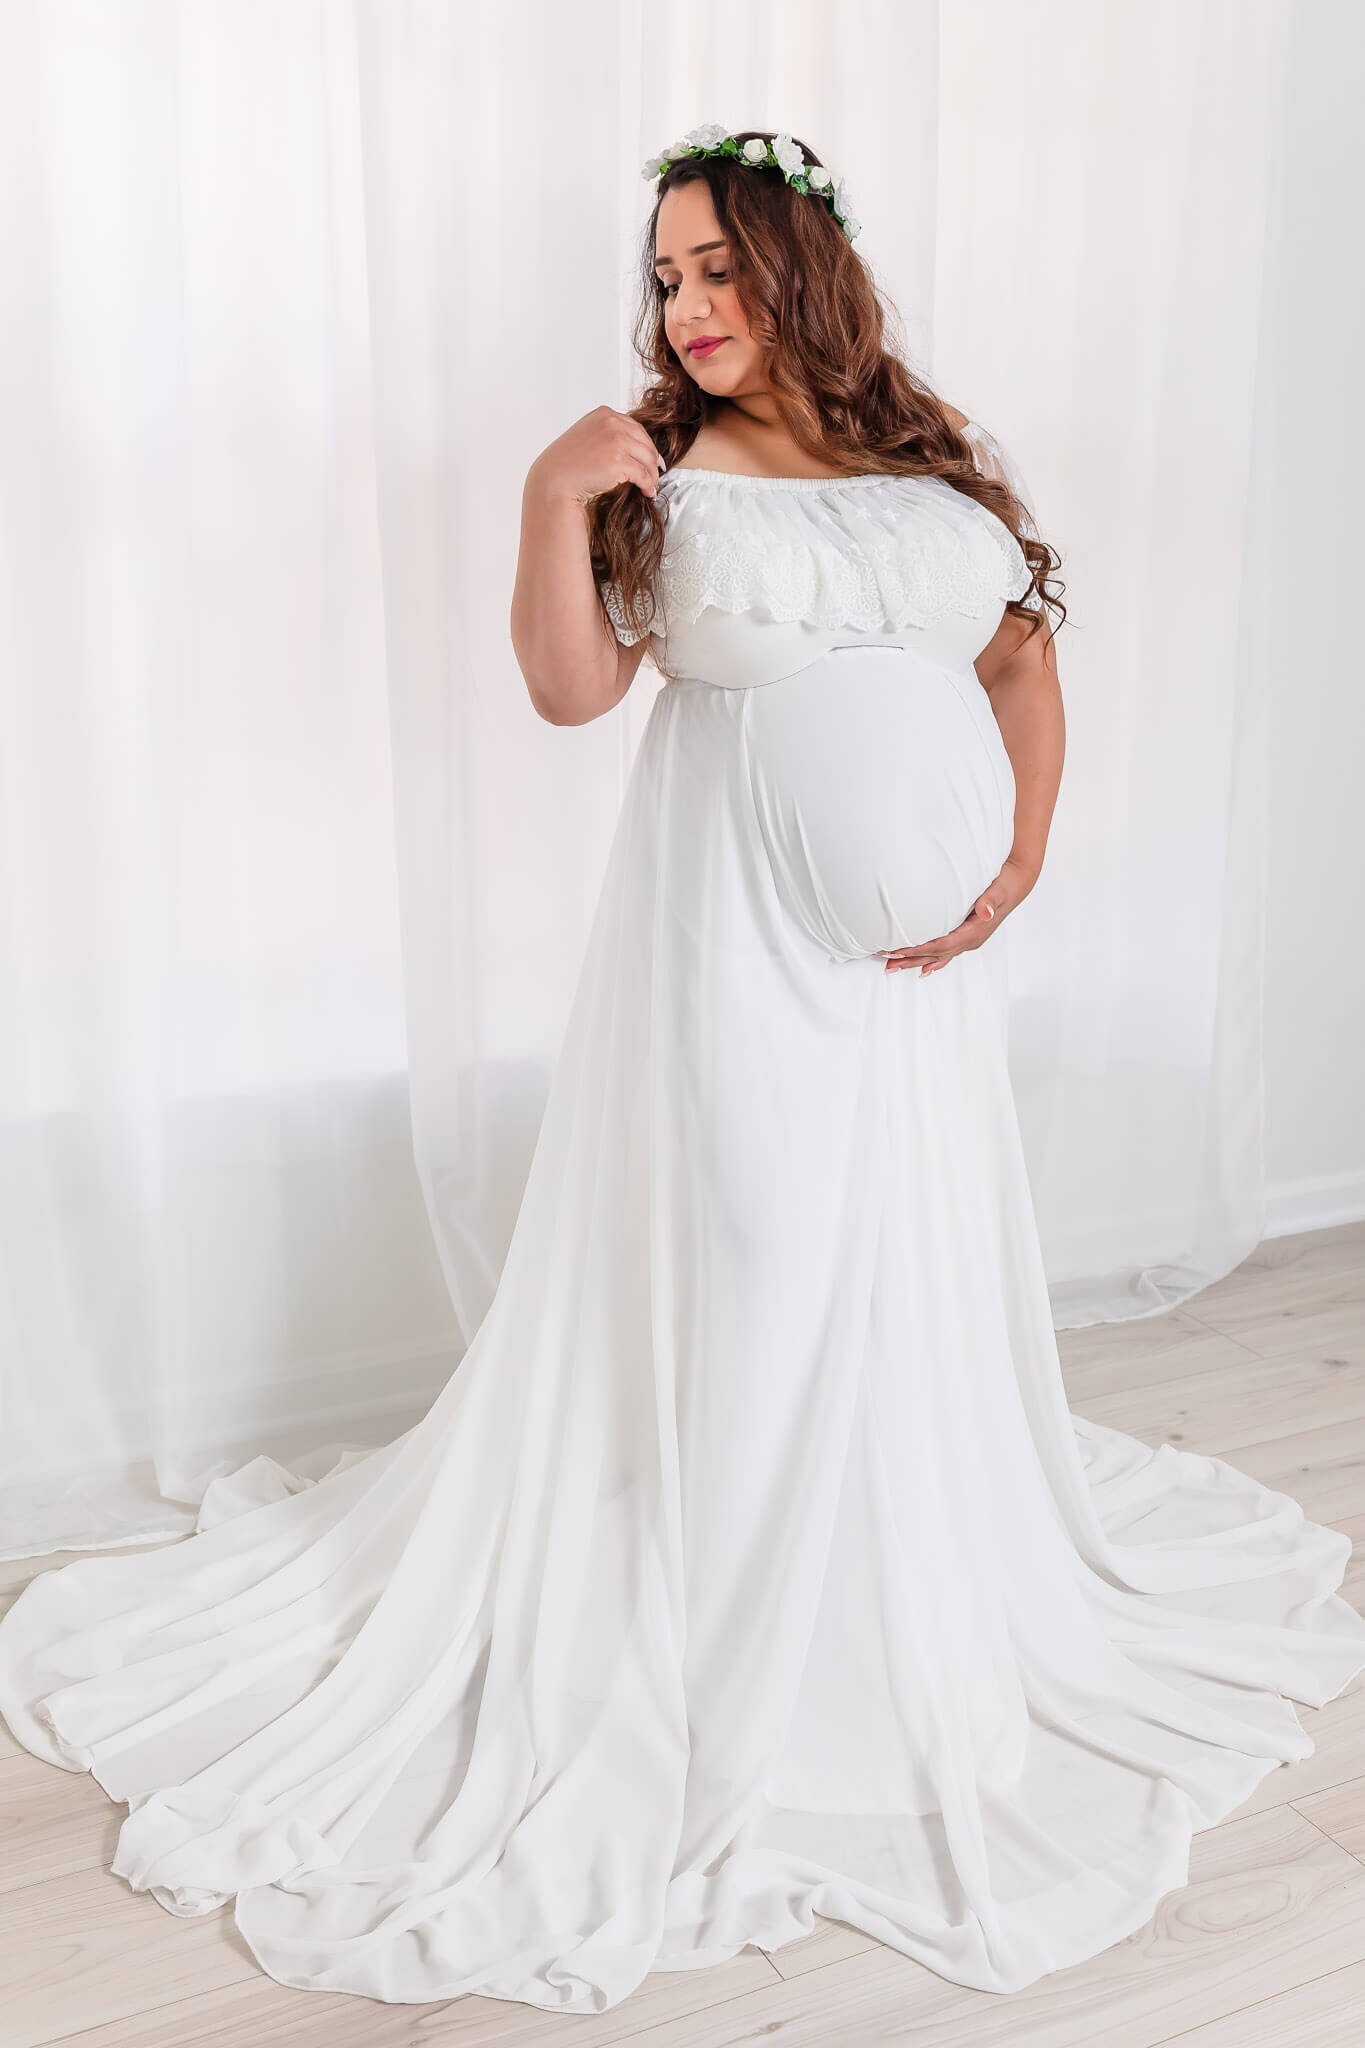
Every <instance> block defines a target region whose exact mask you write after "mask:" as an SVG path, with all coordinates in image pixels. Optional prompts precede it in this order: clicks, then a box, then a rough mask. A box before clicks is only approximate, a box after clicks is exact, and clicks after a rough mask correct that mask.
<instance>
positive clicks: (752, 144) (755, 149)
mask: <svg viewBox="0 0 1365 2048" xmlns="http://www.w3.org/2000/svg"><path fill="white" fill-rule="evenodd" d="M744 154H745V156H747V157H748V159H749V162H750V163H751V164H761V163H762V161H763V159H764V157H765V156H766V155H767V154H768V145H767V143H766V142H765V141H764V140H763V138H762V136H761V135H751V136H750V137H749V140H748V141H747V142H746V143H745V144H744Z"/></svg>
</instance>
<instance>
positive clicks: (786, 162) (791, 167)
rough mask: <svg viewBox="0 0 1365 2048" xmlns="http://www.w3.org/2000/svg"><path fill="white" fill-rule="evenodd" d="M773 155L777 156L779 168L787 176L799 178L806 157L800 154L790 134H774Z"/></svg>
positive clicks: (804, 166) (803, 168)
mask: <svg viewBox="0 0 1365 2048" xmlns="http://www.w3.org/2000/svg"><path fill="white" fill-rule="evenodd" d="M773 155H774V156H775V157H776V158H777V161H778V164H779V166H780V168H781V169H782V171H783V172H784V174H785V175H786V176H787V177H788V178H799V177H800V175H801V173H802V171H804V170H805V168H806V159H805V158H804V157H803V156H802V154H801V152H800V150H799V149H798V148H797V146H796V144H795V143H794V142H793V141H792V139H791V137H790V135H777V136H774V138H773Z"/></svg>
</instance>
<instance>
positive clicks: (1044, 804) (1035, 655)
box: [886, 612, 1066, 974]
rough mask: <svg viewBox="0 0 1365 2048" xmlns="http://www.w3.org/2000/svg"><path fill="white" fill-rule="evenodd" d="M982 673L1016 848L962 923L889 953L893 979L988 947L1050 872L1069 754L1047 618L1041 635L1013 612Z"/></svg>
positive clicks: (983, 658)
mask: <svg viewBox="0 0 1365 2048" xmlns="http://www.w3.org/2000/svg"><path fill="white" fill-rule="evenodd" d="M976 673H977V675H978V676H979V678H980V680H981V683H982V686H983V688H984V689H986V690H987V691H988V692H989V694H990V700H991V710H992V711H993V712H994V713H995V719H996V723H997V724H998V726H999V727H1000V736H1001V738H1002V739H1003V740H1004V743H1005V752H1006V753H1007V754H1008V755H1009V757H1010V767H1011V768H1012V769H1013V771H1014V839H1013V843H1012V844H1011V846H1010V850H1009V853H1008V855H1007V856H1006V859H1005V865H1004V866H1003V867H1002V868H1001V870H1000V872H999V874H998V875H997V876H996V878H995V880H994V881H993V882H992V883H991V885H990V887H989V888H988V889H983V890H982V892H981V894H980V895H979V896H978V897H977V899H976V901H975V903H974V904H973V905H972V907H971V909H970V910H969V911H968V913H967V915H966V917H964V918H963V920H962V922H961V924H960V925H957V926H955V927H954V929H953V930H952V931H950V932H945V933H944V934H943V936H942V938H938V939H930V940H929V941H928V942H927V943H926V944H924V945H922V946H906V947H904V948H902V949H901V950H899V951H897V952H894V953H888V954H887V956H886V969H887V972H888V973H895V972H897V971H898V970H904V969H906V968H909V969H912V970H914V971H916V972H918V973H920V974H933V973H935V972H936V970H937V969H939V968H940V967H946V966H947V965H948V962H949V961H950V960H952V959H954V958H955V957H956V955H957V954H959V953H966V952H970V951H971V950H972V949H973V948H975V947H977V946H979V945H981V944H982V943H983V942H984V941H985V940H986V939H988V938H989V937H990V935H991V933H992V932H993V931H995V930H996V929H997V927H998V926H999V925H1000V924H1001V923H1002V921H1003V920H1004V919H1005V918H1006V917H1007V916H1008V915H1009V913H1010V911H1011V910H1013V909H1014V908H1015V906H1016V904H1019V903H1022V902H1023V900H1024V898H1025V897H1026V896H1027V895H1028V893H1029V891H1030V889H1032V887H1033V885H1034V883H1035V882H1036V881H1037V879H1038V876H1039V873H1040V872H1041V870H1042V865H1043V855H1044V854H1045V852H1046V851H1047V839H1048V833H1049V831H1050V830H1051V826H1052V813H1053V810H1054V808H1055V806H1056V802H1057V791H1058V789H1059V787H1060V786H1061V780H1062V758H1063V755H1064V753H1065V749H1066V724H1065V719H1064V717H1063V714H1062V692H1061V685H1060V683H1059V682H1058V679H1057V654H1056V648H1055V645H1054V642H1053V638H1052V634H1051V631H1050V630H1049V628H1048V624H1047V621H1046V619H1044V620H1043V622H1042V624H1041V625H1040V626H1038V627H1037V628H1036V630H1035V629H1031V627H1030V622H1029V620H1027V619H1021V618H1019V617H1018V616H1017V615H1016V614H1015V613H1014V612H1006V613H1005V616H1004V618H1003V619H1002V620H1001V622H1000V624H999V626H998V627H997V628H996V632H995V635H994V638H993V639H992V640H991V641H990V642H989V643H988V644H987V646H985V647H984V648H983V649H982V651H981V653H980V654H979V655H978V656H977V658H976Z"/></svg>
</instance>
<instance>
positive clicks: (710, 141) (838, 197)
mask: <svg viewBox="0 0 1365 2048" xmlns="http://www.w3.org/2000/svg"><path fill="white" fill-rule="evenodd" d="M706 156H723V157H728V158H729V159H730V161H731V162H732V163H737V164H748V166H749V167H750V169H751V170H755V171H780V172H781V173H782V175H783V177H784V178H785V179H786V181H787V183H788V184H789V185H790V186H791V187H792V190H793V191H795V192H806V193H809V195H810V196H811V198H812V199H822V200H823V201H824V203H825V205H826V206H827V207H828V208H829V210H830V212H831V213H832V214H833V215H834V218H835V219H836V220H837V221H838V223H839V225H840V227H841V228H842V229H843V231H844V233H845V234H846V235H847V236H848V239H849V241H850V242H851V241H852V240H853V237H854V236H855V235H856V234H858V233H859V232H860V230H861V228H862V222H861V221H860V220H859V219H858V217H857V215H856V214H855V213H854V211H853V205H852V202H851V200H850V199H849V196H848V187H847V185H846V184H845V183H844V181H843V179H842V178H840V177H837V176H836V174H835V173H834V172H833V171H831V170H829V169H828V168H827V167H826V166H825V165H824V164H808V163H807V162H806V159H805V158H804V157H803V156H802V154H801V151H800V150H799V148H798V147H797V145H796V144H795V143H794V142H793V141H792V139H791V137H790V135H776V136H774V137H773V140H772V141H771V142H765V141H764V140H763V138H762V136H759V135H754V136H751V137H750V139H749V140H748V141H747V142H737V141H736V140H735V137H734V136H733V135H731V133H730V131H729V130H728V129H727V128H722V127H721V125H720V123H719V122H718V121H707V122H705V123H704V124H703V125H702V126H701V127H700V128H693V129H692V130H691V132H690V133H689V134H687V135H684V137H683V139H682V141H681V142H675V143H673V145H672V146H671V148H669V149H666V150H665V151H664V152H663V154H662V155H661V156H652V157H651V158H650V159H649V162H648V163H647V164H645V165H644V166H643V167H642V169H641V172H640V175H641V177H642V178H647V179H649V180H650V182H651V183H652V182H654V181H655V180H656V179H659V178H662V177H663V176H664V174H665V172H666V171H669V170H671V169H672V167H673V165H674V164H676V163H678V162H679V161H680V160H681V159H682V158H684V157H697V158H701V157H706Z"/></svg>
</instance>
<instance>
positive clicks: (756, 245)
mask: <svg viewBox="0 0 1365 2048" xmlns="http://www.w3.org/2000/svg"><path fill="white" fill-rule="evenodd" d="M750 136H761V137H762V138H763V140H764V141H767V142H771V141H772V140H773V135H772V133H771V132H770V131H769V130H767V129H761V128H748V129H745V131H744V132H743V134H742V135H739V136H737V137H736V140H737V141H739V142H741V143H742V142H746V141H747V140H748V139H749V137H750ZM793 139H794V140H797V138H793ZM797 146H798V148H799V149H800V150H801V152H802V154H803V156H804V157H805V158H806V161H807V162H808V163H811V164H818V163H819V162H820V159H819V157H818V156H816V154H815V152H814V151H813V150H812V149H811V148H810V147H809V146H808V145H807V144H806V143H804V142H800V141H799V140H797ZM696 178H700V179H703V180H704V181H705V183H706V184H707V185H708V186H709V187H710V191H711V200H712V204H713V205H714V207H715V211H716V219H717V220H718V221H719V223H720V225H721V228H722V230H723V231H724V233H725V235H726V237H727V239H728V241H729V245H730V256H729V262H730V268H731V272H732V275H733V278H734V284H735V292H736V296H737V297H738V299H739V302H740V304H741V306H742V307H743V309H744V312H745V315H746V318H747V320H748V323H749V331H750V333H751V334H752V335H753V336H754V337H755V339H756V340H758V341H759V342H760V343H761V344H762V345H763V346H764V347H765V349H766V350H767V356H766V366H767V373H768V379H769V383H770V385H771V388H772V392H773V396H774V397H775V399H776V401H777V408H778V412H779V414H780V416H781V418H782V420H783V422H784V424H785V425H786V427H787V429H788V431H789V432H790V434H791V436H792V438H793V440H794V441H795V442H796V444H797V446H798V447H800V448H802V449H804V450H805V452H806V453H807V454H808V455H809V456H811V457H812V459H813V460H815V461H817V462H821V463H824V464H825V465H827V466H829V467H831V468H833V469H835V470H837V471H840V472H842V471H844V470H847V472H848V474H849V475H850V476H857V475H865V474H866V473H867V472H868V471H869V470H884V471H886V472H888V473H889V474H893V475H899V476H932V477H941V478H942V479H943V481H944V482H945V483H947V484H951V485H952V487H953V489H954V490H957V491H961V492H962V493H963V495H964V496H965V497H968V498H975V500H976V502H977V503H978V504H979V505H984V506H985V507H986V509H987V511H989V512H993V513H994V514H995V516H996V517H997V519H1000V520H1002V521H1003V523H1004V524H1005V525H1006V526H1007V527H1008V528H1009V530H1010V532H1011V533H1012V534H1013V535H1014V537H1015V539H1016V540H1017V541H1018V542H1019V545H1020V547H1021V548H1022V550H1023V553H1024V559H1025V560H1026V562H1027V563H1028V566H1029V568H1030V569H1031V570H1032V571H1033V583H1032V586H1031V588H1030V590H1029V591H1026V592H1025V593H1024V596H1025V597H1030V596H1033V595H1034V593H1037V596H1038V598H1039V599H1040V600H1041V603H1040V604H1039V606H1038V607H1037V608H1032V607H1029V606H1027V605H1026V604H1025V603H1024V599H1023V598H1017V599H1013V600H1011V602H1010V603H1009V604H1008V605H1007V607H1006V609H1007V610H1008V611H1011V612H1014V613H1016V614H1017V615H1018V616H1020V617H1022V618H1024V619H1027V620H1028V621H1029V626H1030V631H1031V632H1036V631H1038V630H1039V629H1040V628H1041V626H1042V623H1043V607H1044V606H1046V607H1047V608H1048V609H1049V610H1051V612H1052V613H1053V614H1054V616H1055V617H1056V619H1057V620H1058V622H1060V621H1061V620H1062V619H1064V618H1065V616H1066V606H1065V605H1064V604H1063V603H1062V601H1061V592H1062V590H1063V589H1065V585H1064V584H1062V583H1060V582H1053V581H1052V580H1051V575H1052V571H1053V570H1055V569H1057V568H1059V567H1060V566H1061V558H1060V556H1059V555H1058V554H1057V553H1056V552H1055V550H1054V549H1052V548H1050V547H1049V546H1048V545H1047V543H1046V542H1045V541H1043V540H1041V539H1040V538H1039V536H1038V534H1037V533H1036V531H1035V530H1034V527H1033V524H1032V521H1031V520H1030V519H1029V517H1028V514H1027V513H1026V512H1025V510H1024V507H1023V506H1022V505H1021V504H1020V502H1019V500H1018V498H1017V497H1016V496H1015V494H1014V492H1013V491H1011V490H1010V488H1009V486H1008V485H1007V484H1005V483H1003V482H1000V481H998V480H997V479H996V478H995V477H988V476H983V475H982V474H981V472H980V471H979V470H978V469H977V467H976V463H975V461H974V459H973V455H972V449H971V445H970V443H969V442H968V441H967V440H966V439H965V438H964V436H963V435H962V434H961V433H960V432H959V431H958V429H957V428H956V427H955V426H954V425H953V424H952V421H951V419H950V417H949V415H948V411H947V409H946V407H945V406H944V404H943V402H942V400H941V399H939V398H938V397H937V396H936V395H935V393H934V392H932V391H931V390H930V389H929V387H928V385H927V384H925V383H924V381H923V380H922V378H920V377H918V376H916V374H915V373H914V371H913V370H911V369H910V368H909V366H908V365H907V364H906V363H905V362H904V361H903V360H902V359H901V357H900V356H899V355H897V354H895V353H893V352H892V350H891V349H889V348H888V347H887V343H886V329H887V320H886V309H885V307H884V305H883V301H882V298H881V295H880V292H879V290H878V288H877V285H876V284H875V282H874V280H873V276H872V273H871V271H870V270H869V269H868V266H867V264H866V263H865V262H864V261H863V258H862V257H861V256H859V255H858V253H857V251H856V250H855V249H854V248H853V246H852V244H851V243H850V242H849V240H848V238H847V237H846V236H845V234H844V232H843V229H842V228H841V227H840V226H839V224H838V222H837V221H836V220H835V218H834V216H833V214H832V213H831V211H830V210H829V208H828V207H827V206H826V205H825V204H824V203H823V201H821V200H819V199H816V198H813V197H811V196H810V195H808V194H805V193H800V192H796V191H794V190H793V189H792V187H791V186H790V185H788V183H787V181H786V179H785V178H782V177H779V176H778V175H777V174H776V173H775V172H773V171H767V170H754V169H751V168H750V167H749V166H747V165H744V164H738V163H735V162H733V161H731V160H729V159H727V158H725V157H699V158H693V159H691V160H687V159H684V160H683V161H682V162H680V163H676V164H674V165H673V166H672V167H671V168H670V169H669V171H668V172H667V174H666V176H665V177H664V178H663V180H662V181H661V183H660V186H659V191H658V197H657V199H656V201H655V205H654V209H653V211H652V213H651V214H650V217H649V221H648V223H647V225H646V227H645V231H644V234H643V236H642V239H641V245H640V284H641V298H640V307H639V312H638V314H637V316H636V321H635V329H634V336H633V340H634V345H635V350H636V353H637V355H638V356H639V358H640V360H641V362H642V363H643V365H644V368H645V371H646V373H647V374H649V373H652V375H653V379H654V381H653V382H652V383H650V384H649V385H648V386H647V388H646V390H645V393H644V396H643V397H642V398H641V400H640V403H639V404H638V405H637V406H634V407H633V408H632V409H631V413H630V417H631V418H632V419H635V420H638V421H639V422H640V424H641V426H643V427H644V429H645V430H646V432H647V433H648V434H649V436H650V438H651V439H652V440H653V442H654V445H655V447H656V448H657V449H658V451H659V453H660V454H661V455H662V456H663V458H664V461H665V463H666V464H668V465H669V466H671V465H672V464H674V463H676V462H678V461H680V460H681V458H682V457H683V456H684V455H685V454H686V452H687V450H688V449H689V448H690V447H691V445H692V443H693V441H695V439H696V437H697V435H698V433H699V432H700V431H701V428H702V427H703V426H704V425H705V424H706V422H707V420H708V419H710V418H711V417H713V415H714V414H715V413H716V412H717V411H718V410H719V409H720V407H721V405H723V403H724V401H723V400H717V399H713V398H710V397H708V395H707V394H706V392H704V391H703V390H701V388H700V387H699V386H698V385H697V384H695V383H694V382H693V380H692V378H691V377H689V376H688V374H687V372H686V371H685V370H684V368H683V366H682V364H681V363H680V362H679V361H678V359H677V357H676V356H675V355H674V353H673V350H672V348H671V347H670V345H669V342H668V338H667V336H666V334H665V331H664V306H665V303H666V301H665V293H664V287H663V285H662V284H661V283H660V281H659V278H658V275H657V273H656V272H655V268H654V251H655V239H654V233H655V224H656V222H657V220H658V217H659V206H660V205H661V204H662V202H663V199H664V196H665V194H666V193H668V192H671V191H672V190H673V189H674V188H675V187H676V186H678V185H682V184H685V183H687V182H688V181H689V180H691V179H696ZM665 526H666V519H665V514H664V511H663V508H662V507H661V506H659V505H657V504H655V502H654V501H653V499H651V498H648V497H647V496H646V495H645V493H644V492H643V491H642V490H640V488H639V487H638V485H636V484H618V485H617V486H616V487H615V488H614V489H612V490H609V491H603V492H601V493H600V494H599V495H598V496H597V497H596V498H594V499H593V500H592V502H591V505H590V507H589V539H590V545H591V550H592V566H593V574H594V576H595V577H596V578H597V580H598V583H599V585H600V584H602V583H604V582H610V583H614V584H615V585H616V586H617V589H618V591H619V593H620V597H621V601H622V605H623V608H624V611H625V615H626V617H627V618H628V619H629V620H630V621H631V623H632V624H633V625H634V626H635V627H636V628H637V630H639V631H641V632H645V631H648V629H649V627H650V625H651V623H652V622H653V600H652V597H651V585H652V583H653V579H654V575H655V572H656V570H657V569H658V566H659V562H660V558H661V556H662V554H663V547H664V533H665ZM605 615H606V614H605V607H604V616H605Z"/></svg>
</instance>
